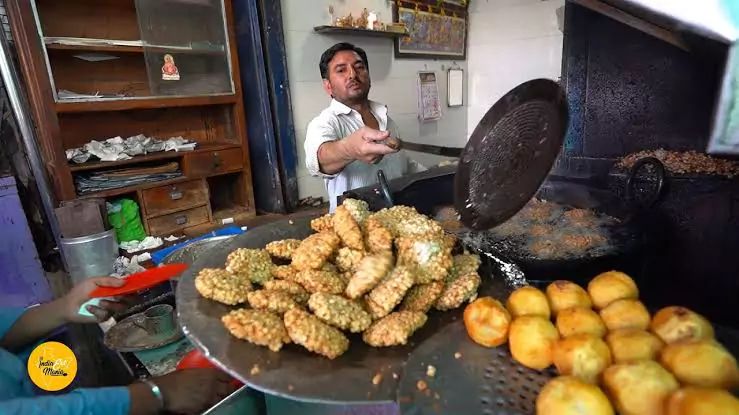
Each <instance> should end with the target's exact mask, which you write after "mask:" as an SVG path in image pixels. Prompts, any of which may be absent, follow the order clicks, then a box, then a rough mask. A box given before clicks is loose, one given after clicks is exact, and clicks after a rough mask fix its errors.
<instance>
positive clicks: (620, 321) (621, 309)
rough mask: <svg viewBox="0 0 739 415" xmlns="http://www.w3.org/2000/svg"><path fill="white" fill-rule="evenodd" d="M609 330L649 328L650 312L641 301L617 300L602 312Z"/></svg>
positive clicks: (601, 316) (601, 314) (601, 315)
mask: <svg viewBox="0 0 739 415" xmlns="http://www.w3.org/2000/svg"><path fill="white" fill-rule="evenodd" d="M600 318H602V319H603V322H604V323H606V327H608V330H618V329H639V330H646V329H647V328H649V311H648V310H647V308H646V307H645V306H644V304H642V302H641V301H639V300H631V299H627V300H617V301H614V302H612V303H611V304H610V305H609V306H608V307H606V308H604V309H602V310H600Z"/></svg>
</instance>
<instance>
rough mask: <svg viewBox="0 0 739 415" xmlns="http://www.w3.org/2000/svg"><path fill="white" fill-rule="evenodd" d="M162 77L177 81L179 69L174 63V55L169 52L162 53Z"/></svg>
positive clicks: (166, 79)
mask: <svg viewBox="0 0 739 415" xmlns="http://www.w3.org/2000/svg"><path fill="white" fill-rule="evenodd" d="M162 79H163V80H165V81H179V80H180V71H179V69H177V66H176V65H175V64H174V57H172V55H170V54H166V55H164V66H162Z"/></svg>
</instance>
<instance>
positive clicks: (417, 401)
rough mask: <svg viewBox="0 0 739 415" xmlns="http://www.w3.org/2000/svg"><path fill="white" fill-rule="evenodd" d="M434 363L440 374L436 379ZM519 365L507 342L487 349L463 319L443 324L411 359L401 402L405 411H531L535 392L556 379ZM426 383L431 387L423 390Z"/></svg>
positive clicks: (441, 414) (416, 414) (442, 414)
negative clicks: (431, 373)
mask: <svg viewBox="0 0 739 415" xmlns="http://www.w3.org/2000/svg"><path fill="white" fill-rule="evenodd" d="M429 365H431V366H433V367H434V368H435V369H436V374H435V375H434V376H433V377H431V376H428V374H427V368H428V366H429ZM555 375H556V372H555V370H554V369H553V368H551V367H550V368H549V369H546V370H544V371H542V372H538V371H535V370H531V369H527V368H525V367H523V366H521V365H519V364H518V363H516V362H515V361H514V360H513V358H512V357H511V354H510V352H509V351H508V345H507V344H505V345H503V346H500V347H495V348H486V347H481V346H479V345H477V344H476V343H475V342H473V341H472V340H470V338H469V336H468V335H467V332H466V331H465V328H464V324H463V322H461V321H460V322H457V323H455V324H451V325H449V326H447V327H445V328H444V330H442V331H441V332H439V333H437V334H436V335H435V336H434V337H432V338H430V339H429V340H427V341H426V342H424V344H422V345H421V346H419V347H418V348H417V349H416V350H415V351H414V352H413V354H411V356H410V357H409V358H408V363H407V364H406V367H405V371H404V372H403V376H402V377H401V379H402V380H401V382H400V389H399V390H398V401H399V402H400V408H401V412H402V413H403V414H405V415H422V414H433V415H458V414H465V415H474V414H490V415H529V414H533V413H534V412H536V411H535V403H536V396H537V395H538V394H539V391H540V389H541V388H542V387H543V386H544V384H545V383H546V382H547V381H548V380H549V379H551V378H552V377H554V376H555ZM419 381H423V382H424V383H425V386H426V388H419V387H418V382H419Z"/></svg>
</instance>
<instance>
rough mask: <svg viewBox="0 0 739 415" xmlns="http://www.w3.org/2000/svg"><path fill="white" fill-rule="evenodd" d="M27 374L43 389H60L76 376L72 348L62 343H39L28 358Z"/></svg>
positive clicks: (75, 361)
mask: <svg viewBox="0 0 739 415" xmlns="http://www.w3.org/2000/svg"><path fill="white" fill-rule="evenodd" d="M28 376H29V377H30V378H31V381H33V383H34V384H35V385H36V386H38V387H39V388H41V389H43V390H45V391H49V392H56V391H60V390H62V389H64V388H66V387H67V386H69V385H70V384H71V383H72V381H73V380H74V377H75V376H77V358H76V357H75V356H74V352H72V349H70V348H69V347H67V346H66V345H64V344H62V343H59V342H46V343H41V344H40V345H38V346H37V347H36V348H35V349H33V351H32V352H31V356H30V357H29V358H28Z"/></svg>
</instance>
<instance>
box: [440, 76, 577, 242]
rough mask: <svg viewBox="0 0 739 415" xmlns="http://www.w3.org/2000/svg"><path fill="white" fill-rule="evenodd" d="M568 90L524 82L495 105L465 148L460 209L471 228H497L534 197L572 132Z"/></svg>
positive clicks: (458, 184) (457, 194) (457, 192)
mask: <svg viewBox="0 0 739 415" xmlns="http://www.w3.org/2000/svg"><path fill="white" fill-rule="evenodd" d="M567 122H568V110H567V101H566V99H565V94H564V90H563V89H562V88H561V87H560V86H559V84H557V83H556V82H554V81H551V80H548V79H535V80H533V81H529V82H526V83H523V84H521V85H519V86H518V87H516V88H514V89H513V90H511V91H510V92H508V93H507V94H506V95H505V96H503V98H501V99H500V100H498V102H496V103H495V105H493V106H492V107H491V108H490V110H488V112H487V113H486V114H485V116H484V117H483V118H482V121H480V123H479V124H478V125H477V128H475V131H474V132H473V133H472V136H471V137H470V139H469V141H468V142H467V146H466V147H465V149H464V151H463V152H462V156H461V158H460V160H459V165H458V167H457V173H456V177H455V182H454V207H455V208H456V209H457V211H458V212H459V214H460V216H461V220H462V223H464V224H465V226H467V227H468V228H470V229H474V230H483V229H490V228H492V227H494V226H497V225H499V224H501V223H503V222H505V221H506V220H508V219H509V218H511V217H512V216H513V215H515V214H516V212H518V211H519V210H521V208H522V207H523V206H524V205H525V204H526V203H527V202H528V201H529V200H530V199H531V198H532V197H533V196H534V194H535V193H536V191H537V189H538V188H539V186H540V185H541V183H542V182H543V181H544V179H545V178H546V176H547V175H548V174H549V171H550V170H551V169H552V165H553V164H554V161H555V159H556V158H557V155H558V154H559V150H560V148H561V147H562V142H563V141H564V136H565V132H566V131H567Z"/></svg>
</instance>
